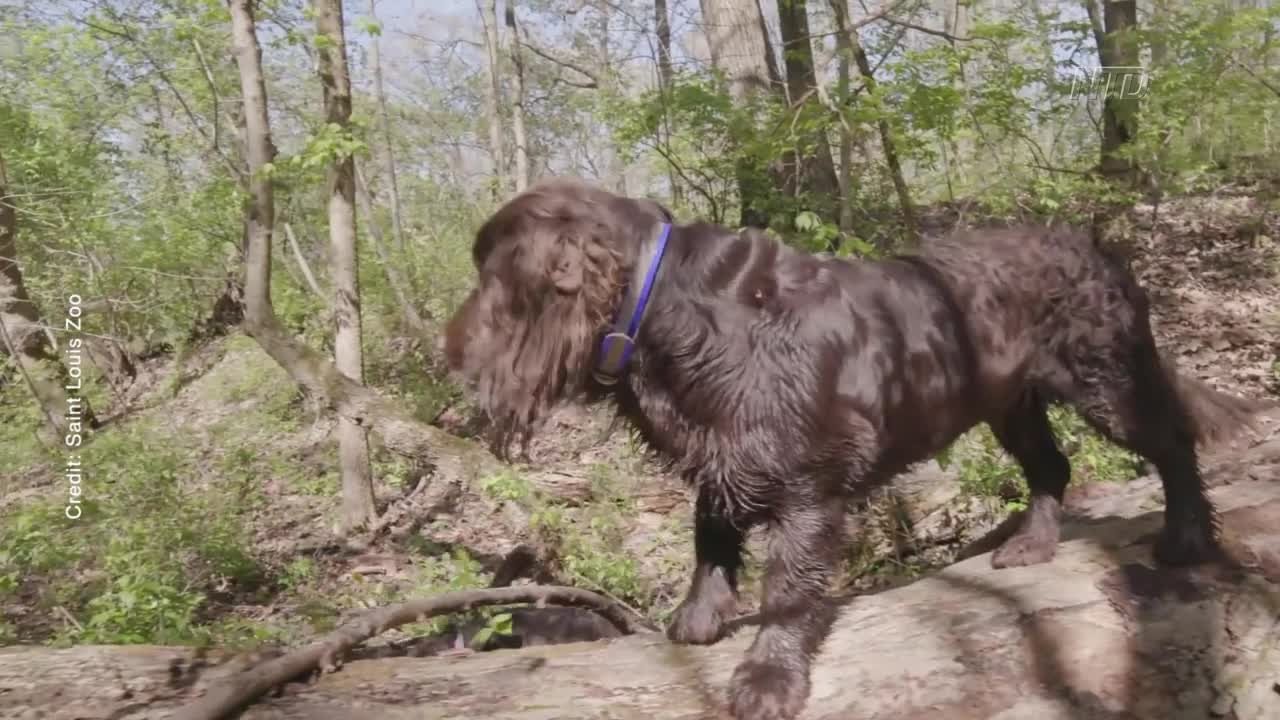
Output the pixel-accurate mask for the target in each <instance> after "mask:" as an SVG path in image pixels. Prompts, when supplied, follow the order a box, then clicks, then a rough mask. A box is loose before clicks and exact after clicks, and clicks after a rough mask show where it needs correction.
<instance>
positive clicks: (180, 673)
mask: <svg viewBox="0 0 1280 720" xmlns="http://www.w3.org/2000/svg"><path fill="white" fill-rule="evenodd" d="M1277 461H1280V440H1272V441H1270V442H1268V443H1266V444H1263V445H1259V446H1257V447H1255V448H1253V449H1251V450H1248V451H1245V452H1244V453H1241V454H1238V455H1234V456H1232V457H1226V458H1223V461H1222V462H1220V463H1219V464H1218V465H1217V466H1216V467H1213V468H1210V469H1209V472H1208V476H1209V477H1210V481H1211V484H1213V485H1215V487H1214V488H1213V490H1212V494H1213V497H1214V500H1215V501H1216V502H1217V504H1218V506H1219V508H1220V509H1221V511H1222V522H1223V528H1224V540H1225V542H1224V545H1225V546H1226V548H1227V550H1228V553H1229V555H1230V556H1231V558H1232V559H1233V560H1234V561H1235V562H1237V563H1238V564H1239V565H1240V567H1239V569H1227V568H1224V567H1221V566H1204V567H1199V568H1189V569H1182V570H1168V569H1161V568H1157V567H1155V566H1153V565H1152V563H1151V560H1150V553H1151V544H1150V539H1151V538H1150V536H1151V535H1152V534H1153V533H1154V531H1155V530H1157V529H1158V528H1159V526H1160V523H1161V517H1160V516H1161V513H1160V512H1159V508H1160V507H1161V505H1162V503H1161V489H1160V482H1159V480H1158V478H1156V477H1155V476H1150V477H1146V478H1142V479H1139V480H1137V481H1134V482H1133V483H1129V484H1126V485H1111V484H1105V485H1094V486H1089V487H1087V488H1072V491H1071V492H1069V493H1068V496H1067V508H1068V513H1069V514H1068V520H1067V522H1066V525H1065V528H1064V533H1063V542H1062V544H1061V545H1060V546H1059V549H1058V554H1057V557H1055V558H1054V559H1053V560H1052V561H1051V562H1048V563H1045V564H1041V565H1035V566H1032V567H1026V568H1017V569H1008V570H992V569H991V567H990V557H989V556H988V555H985V554H982V555H976V556H974V557H970V558H969V559H967V560H964V561H961V562H959V563H956V564H954V565H952V566H950V567H948V568H946V569H944V570H941V571H939V572H936V573H934V574H932V575H929V576H926V577H924V578H922V579H920V580H917V581H916V582H914V583H912V584H910V585H907V586H904V587H899V588H897V589H894V590H889V591H886V592H882V593H877V594H870V595H863V596H860V597H857V598H854V599H852V601H843V602H840V603H838V616H837V618H836V621H835V623H834V626H833V628H832V632H831V635H830V637H829V638H828V639H827V641H826V642H825V643H824V644H823V646H822V647H821V649H820V650H819V652H818V654H817V655H816V657H815V659H814V671H813V678H812V691H811V693H810V695H809V700H808V704H807V708H806V711H805V713H804V717H805V718H808V719H811V720H853V719H855V718H884V719H885V720H896V719H899V718H901V719H902V720H908V719H910V720H916V719H917V718H938V719H941V718H946V720H990V719H993V718H999V719H1000V720H1023V719H1028V720H1030V719H1034V720H1086V719H1089V720H1094V719H1102V718H1114V719H1117V720H1119V719H1120V718H1124V719H1125V720H1169V719H1170V718H1207V717H1234V718H1236V719H1237V720H1269V719H1270V718H1275V717H1278V716H1280V692H1277V690H1276V681H1277V677H1280V615H1278V614H1277V610H1276V608H1277V607H1280V584H1278V583H1280V554H1278V553H1277V549H1278V548H1280V500H1278V499H1276V496H1275V487H1276V483H1277V482H1280V463H1278V462H1277ZM739 624H741V623H739ZM751 639H752V633H750V632H744V631H742V630H739V631H738V632H737V633H736V634H734V635H732V636H730V637H728V638H726V639H724V640H722V641H720V642H719V643H717V644H715V645H712V646H709V647H694V646H677V645H672V644H671V643H669V642H668V641H666V640H665V639H664V638H662V637H661V636H655V635H637V636H631V637H622V638H614V639H611V640H608V641H596V642H580V643H571V644H564V645H549V646H537V647H527V648H523V649H519V650H499V651H494V652H481V653H476V654H473V655H470V656H467V657H464V658H457V657H431V658H412V657H390V658H379V659H367V660H365V659H361V660H355V661H352V662H349V663H347V664H346V665H345V666H343V667H342V668H341V669H340V670H339V671H338V672H335V673H331V674H326V675H323V676H321V677H320V678H319V679H318V680H317V681H315V682H314V683H312V684H308V685H297V684H295V685H290V686H287V687H286V688H285V690H284V692H283V693H281V694H280V695H279V696H275V697H269V698H264V699H263V700H262V701H261V702H260V703H259V704H257V705H255V706H252V707H250V708H249V709H247V710H246V711H245V712H244V714H243V715H242V716H241V717H243V718H244V719H245V720H265V719H267V718H271V719H273V720H281V719H286V718H299V719H301V718H307V719H308V720H339V719H341V720H374V719H375V718H376V719H378V720H401V719H404V720H408V718H414V719H415V720H422V719H424V718H427V719H430V718H437V719H440V720H443V719H444V718H461V717H489V718H499V719H502V720H541V719H545V718H605V717H610V718H633V717H634V718H645V719H646V720H685V719H687V718H701V717H715V716H716V714H715V713H716V712H717V711H718V710H721V709H722V708H723V707H724V688H725V687H726V686H727V684H728V679H729V675H730V673H731V672H732V670H733V668H734V666H735V665H736V664H737V663H738V661H739V660H740V659H741V657H742V654H743V652H744V651H745V650H746V649H747V646H748V645H749V644H750V642H751ZM250 660H251V659H250V658H244V657H235V656H230V655H229V654H227V653H224V652H221V651H217V650H213V651H209V652H205V651H203V650H193V649H191V648H161V647H154V646H141V647H139V646H129V647H121V646H81V647H73V648H67V649H55V648H49V647H11V648H6V649H2V650H0V697H4V698H5V703H6V706H7V707H10V708H13V709H14V710H15V711H16V712H18V713H19V715H18V716H19V717H24V715H22V714H21V713H23V712H24V711H25V712H27V713H28V714H31V715H32V716H40V715H39V714H40V713H41V712H45V713H49V714H50V716H52V717H63V715H62V714H59V713H65V712H66V709H67V708H76V709H77V712H83V710H82V709H83V708H93V710H94V713H96V714H95V715H94V717H108V716H109V717H113V718H117V719H118V720H152V719H154V720H159V718H163V717H169V715H170V713H172V712H173V711H174V710H175V709H178V708H180V707H184V706H189V705H190V703H191V702H192V701H193V699H194V698H196V697H199V696H201V695H202V694H203V693H205V692H206V691H207V690H208V689H210V688H211V687H212V686H213V685H214V683H218V682H221V681H223V680H224V679H230V678H239V679H240V680H241V681H243V680H244V679H246V678H248V677H250V676H251V675H252V667H253V664H252V663H251V662H250ZM246 670H248V671H249V672H248V673H245V672H244V671H246ZM122 688H123V689H122ZM67 717H70V716H69V715H68V716H67Z"/></svg>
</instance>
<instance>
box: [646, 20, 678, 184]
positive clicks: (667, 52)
mask: <svg viewBox="0 0 1280 720" xmlns="http://www.w3.org/2000/svg"><path fill="white" fill-rule="evenodd" d="M653 24H654V33H655V34H656V35H657V36H658V90H659V92H660V93H661V95H662V124H661V125H660V127H659V129H658V138H657V140H658V142H659V143H660V144H662V145H666V146H668V147H669V146H670V144H671V112H670V107H671V100H672V98H671V91H672V87H673V86H674V85H675V72H674V71H673V70H672V67H671V18H670V16H669V15H668V14H667V0H654V3H653ZM667 182H668V183H670V185H671V201H672V202H673V203H674V204H676V205H679V204H681V202H682V201H683V199H684V189H683V188H682V187H681V185H680V178H679V176H678V175H677V173H676V169H675V168H674V167H673V166H672V165H671V162H670V161H668V162H667Z"/></svg>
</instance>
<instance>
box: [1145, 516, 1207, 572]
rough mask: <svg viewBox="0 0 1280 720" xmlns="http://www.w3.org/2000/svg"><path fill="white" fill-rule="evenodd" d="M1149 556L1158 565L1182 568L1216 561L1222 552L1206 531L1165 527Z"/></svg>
mask: <svg viewBox="0 0 1280 720" xmlns="http://www.w3.org/2000/svg"><path fill="white" fill-rule="evenodd" d="M1151 555H1152V557H1153V558H1155V561H1156V562H1157V563H1159V564H1160V565H1164V566H1166V567H1184V566H1187V565H1199V564H1201V563H1207V562H1213V561H1215V560H1218V559H1219V558H1221V557H1222V551H1221V548H1220V547H1219V546H1218V543H1217V542H1216V541H1215V540H1214V539H1213V534H1212V533H1211V532H1210V531H1208V530H1199V529H1196V528H1193V527H1188V528H1170V527H1168V526H1166V527H1165V528H1164V529H1163V530H1161V531H1160V536H1159V537H1158V538H1156V542H1155V546H1154V547H1152V549H1151Z"/></svg>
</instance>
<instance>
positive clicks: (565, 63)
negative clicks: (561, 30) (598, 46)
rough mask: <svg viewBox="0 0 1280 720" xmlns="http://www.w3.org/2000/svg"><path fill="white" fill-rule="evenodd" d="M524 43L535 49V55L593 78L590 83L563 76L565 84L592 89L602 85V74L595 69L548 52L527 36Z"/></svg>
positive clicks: (525, 45) (532, 49)
mask: <svg viewBox="0 0 1280 720" xmlns="http://www.w3.org/2000/svg"><path fill="white" fill-rule="evenodd" d="M522 44H523V45H524V47H527V48H529V49H530V50H531V51H533V54H534V55H537V56H538V57H541V58H543V59H546V60H550V61H551V62H553V63H555V64H556V65H559V66H560V67H563V68H568V69H570V70H572V71H574V72H576V73H578V74H580V75H582V76H583V77H585V78H589V79H590V80H591V82H590V83H589V84H581V83H575V82H573V81H571V80H564V79H563V78H561V81H562V82H564V83H565V84H567V85H573V86H574V87H580V88H588V89H592V88H598V87H600V76H599V74H597V73H595V72H593V71H591V70H588V69H587V68H584V67H583V66H581V65H579V64H578V63H575V62H573V61H572V60H567V59H565V58H561V57H556V56H555V55H553V54H551V53H550V52H548V51H546V50H543V49H542V48H540V47H538V46H537V45H534V44H533V43H531V42H529V40H528V38H526V39H525V40H524V42H523V43H522Z"/></svg>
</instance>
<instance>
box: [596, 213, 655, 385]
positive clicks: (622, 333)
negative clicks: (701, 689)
mask: <svg viewBox="0 0 1280 720" xmlns="http://www.w3.org/2000/svg"><path fill="white" fill-rule="evenodd" d="M670 236H671V223H663V224H662V229H661V230H660V231H659V234H658V245H657V247H656V248H654V250H653V257H651V258H650V259H649V269H648V270H647V271H646V272H645V276H644V284H643V285H641V286H640V292H639V293H638V294H636V295H635V296H634V298H635V299H634V303H628V302H626V300H624V302H623V304H622V306H621V307H619V308H618V316H617V318H616V319H615V320H614V323H613V332H610V333H609V334H607V335H605V336H604V340H603V341H602V342H601V344H600V359H599V361H597V362H596V368H595V372H594V375H595V378H596V381H597V382H599V383H600V384H601V385H613V384H615V383H617V382H618V380H619V379H620V378H621V377H622V373H623V372H624V371H625V370H626V369H627V361H628V360H630V359H631V353H632V351H633V350H635V346H636V333H637V332H639V330H640V321H641V320H643V319H644V310H645V307H646V306H647V305H648V304H649V295H650V293H651V292H652V291H653V281H654V278H656V277H657V276H658V266H659V265H661V264H662V257H663V255H664V254H665V253H666V250H667V238H669V237H670ZM631 296H632V295H631V293H630V292H628V293H627V299H630V298H631ZM628 305H632V308H631V312H630V313H627V312H626V309H627V307H628Z"/></svg>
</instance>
